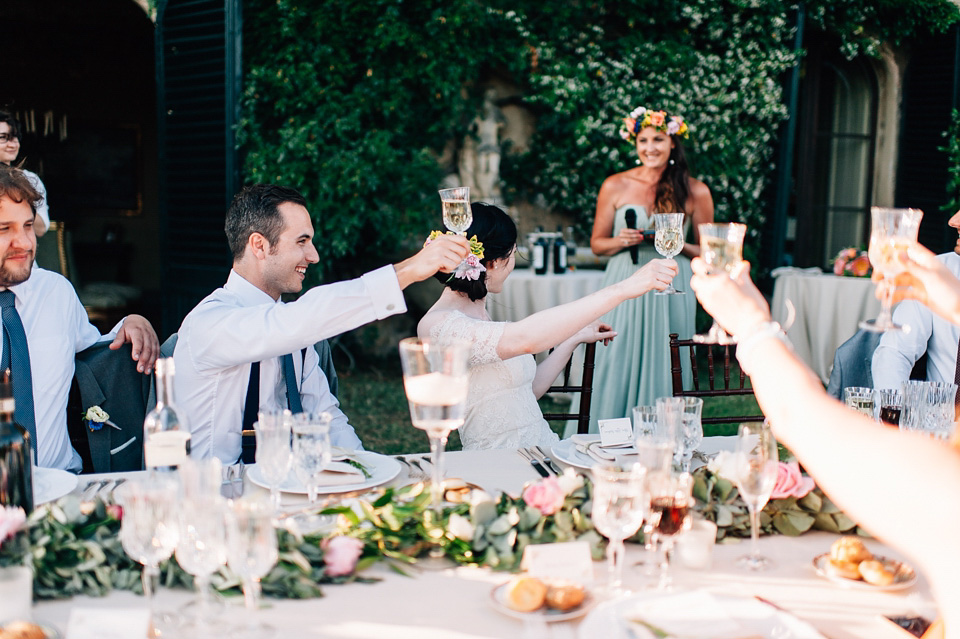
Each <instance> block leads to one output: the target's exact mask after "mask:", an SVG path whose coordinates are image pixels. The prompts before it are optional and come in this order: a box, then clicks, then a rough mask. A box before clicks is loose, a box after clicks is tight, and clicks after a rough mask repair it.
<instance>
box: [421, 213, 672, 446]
mask: <svg viewBox="0 0 960 639" xmlns="http://www.w3.org/2000/svg"><path fill="white" fill-rule="evenodd" d="M472 209H473V222H472V224H471V225H470V227H469V228H468V229H467V237H470V238H473V237H474V236H476V238H477V240H478V241H479V242H480V243H481V244H482V245H483V249H482V252H483V257H482V259H481V260H480V262H479V264H480V267H482V270H480V268H479V267H478V269H477V272H476V273H475V275H476V278H475V279H474V278H472V277H471V276H465V277H462V278H461V277H451V276H449V275H438V276H437V277H438V279H440V280H441V281H442V282H443V283H444V286H445V288H444V291H443V293H442V294H441V295H440V299H439V300H437V302H436V304H434V305H433V306H432V307H431V308H430V310H429V311H428V312H427V313H426V315H424V317H423V319H422V320H420V324H419V326H418V327H417V334H418V335H419V336H420V338H421V339H425V340H426V339H429V340H433V341H438V342H441V343H443V342H449V341H453V340H460V339H469V340H472V341H473V346H472V347H471V354H470V362H469V365H470V371H469V374H470V378H469V389H468V395H467V407H466V418H465V421H464V424H463V426H462V427H461V428H460V438H461V441H462V442H463V447H464V449H466V450H479V449H491V448H521V447H527V446H534V445H545V446H549V445H551V444H553V443H555V442H556V441H558V438H557V436H556V435H555V434H554V433H553V431H552V430H550V427H549V425H548V424H547V422H546V421H545V420H544V419H543V414H542V413H541V412H540V407H539V406H538V405H537V398H538V397H540V396H541V395H543V394H544V393H545V392H546V391H547V388H549V387H550V385H551V383H552V382H553V380H554V379H556V378H557V375H559V374H560V372H561V371H562V370H563V368H564V366H565V365H566V363H567V360H568V359H570V356H571V354H572V353H573V350H574V349H575V348H576V347H577V345H579V344H581V343H590V342H597V341H600V340H604V341H609V340H611V339H613V338H614V337H615V336H616V332H615V331H614V330H613V329H612V327H611V326H610V325H608V324H606V323H603V322H599V321H598V318H599V317H600V316H601V315H603V314H604V313H606V312H608V311H610V310H611V309H612V308H614V307H615V306H616V305H617V304H620V303H621V302H623V301H625V300H628V299H633V298H635V297H639V296H641V295H643V294H645V293H647V292H649V291H651V290H664V289H666V288H667V285H668V283H669V282H670V281H671V280H672V279H673V277H674V276H675V275H676V274H677V264H676V262H674V261H673V260H662V259H656V260H651V261H650V262H648V263H647V264H645V265H644V266H643V267H642V268H640V269H638V270H637V271H636V272H635V273H634V274H633V275H632V276H630V277H628V278H626V279H625V280H623V281H618V282H615V283H613V284H611V285H609V286H607V287H605V288H603V289H601V290H600V291H597V292H595V293H592V294H590V295H587V296H585V297H583V298H581V299H579V300H576V301H573V302H570V303H568V304H563V305H561V306H557V307H554V308H551V309H546V310H543V311H540V312H539V313H534V314H533V315H531V316H530V317H527V318H524V319H522V320H520V321H518V322H494V321H493V320H491V318H490V315H489V313H487V309H486V298H487V293H488V292H491V293H499V292H500V291H501V290H503V283H504V281H506V278H507V277H508V276H509V275H510V273H511V272H512V271H513V267H514V261H515V257H514V255H515V251H516V248H517V226H516V224H515V223H514V222H513V220H512V219H510V216H509V215H507V214H506V213H505V212H504V211H503V210H502V209H500V208H499V207H496V206H493V205H490V204H483V203H476V202H475V203H473V205H472ZM551 348H553V349H554V350H553V352H552V353H551V354H550V355H548V356H547V357H546V359H544V360H543V361H542V362H541V363H540V364H537V363H536V362H535V360H534V358H533V354H534V353H540V352H544V351H547V350H549V349H551ZM619 381H622V380H619Z"/></svg>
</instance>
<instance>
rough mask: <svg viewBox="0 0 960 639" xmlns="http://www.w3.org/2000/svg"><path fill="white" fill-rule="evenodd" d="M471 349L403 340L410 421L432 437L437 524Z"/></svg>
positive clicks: (463, 405)
mask: <svg viewBox="0 0 960 639" xmlns="http://www.w3.org/2000/svg"><path fill="white" fill-rule="evenodd" d="M470 347H471V343H470V342H468V341H461V340H454V341H449V342H442V343H441V342H434V341H430V340H421V339H418V338H416V337H410V338H407V339H404V340H401V341H400V362H401V364H402V365H403V387H404V390H405V391H406V393H407V401H408V403H409V404H410V420H411V421H412V422H413V425H414V427H416V428H419V429H421V430H425V431H427V436H428V437H429V438H430V454H431V463H432V470H433V476H432V479H431V482H430V495H431V498H432V504H433V511H434V513H435V515H436V518H437V521H439V520H440V514H441V509H442V504H443V450H444V448H445V447H446V445H447V437H448V436H449V435H450V432H451V431H452V430H454V429H456V428H460V426H461V425H463V419H464V413H465V411H466V403H467V387H468V380H469V377H468V369H467V362H468V359H469V357H470ZM425 523H427V524H429V522H425ZM435 530H436V532H435V533H433V532H432V533H431V535H434V536H436V537H437V538H438V539H439V538H440V536H441V535H442V534H443V531H442V530H440V529H439V528H436V529H435ZM431 556H432V557H434V558H439V557H442V556H443V549H442V548H439V547H435V548H433V550H431Z"/></svg>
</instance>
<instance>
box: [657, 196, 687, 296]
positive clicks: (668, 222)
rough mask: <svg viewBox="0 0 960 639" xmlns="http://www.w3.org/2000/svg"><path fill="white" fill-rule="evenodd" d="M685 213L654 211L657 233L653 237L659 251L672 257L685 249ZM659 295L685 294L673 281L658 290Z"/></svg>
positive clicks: (664, 255)
mask: <svg viewBox="0 0 960 639" xmlns="http://www.w3.org/2000/svg"><path fill="white" fill-rule="evenodd" d="M683 218H684V214H683V213H654V214H653V223H654V226H655V227H656V229H657V234H656V235H655V236H654V238H653V247H654V248H655V249H657V253H659V254H660V255H662V256H663V257H665V258H667V259H670V258H671V257H676V256H677V255H679V254H680V251H682V250H683ZM656 294H657V295H685V293H684V292H683V291H678V290H677V289H675V288H674V287H673V282H672V281H671V282H670V283H669V284H667V288H666V289H664V290H662V291H657V292H656Z"/></svg>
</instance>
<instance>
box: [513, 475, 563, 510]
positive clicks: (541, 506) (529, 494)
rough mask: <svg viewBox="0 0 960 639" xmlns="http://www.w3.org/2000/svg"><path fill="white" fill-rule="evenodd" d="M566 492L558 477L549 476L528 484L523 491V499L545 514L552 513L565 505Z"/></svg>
mask: <svg viewBox="0 0 960 639" xmlns="http://www.w3.org/2000/svg"><path fill="white" fill-rule="evenodd" d="M565 498H566V494H564V492H563V488H561V487H560V482H558V481H557V478H556V477H547V478H546V479H544V480H543V481H539V482H537V483H535V484H531V485H530V486H527V488H526V490H524V491H523V501H525V502H527V505H528V506H533V507H534V508H536V509H537V510H539V511H540V512H541V513H543V514H544V515H552V514H553V513H555V512H557V511H558V510H560V508H562V507H563V501H564V499H565Z"/></svg>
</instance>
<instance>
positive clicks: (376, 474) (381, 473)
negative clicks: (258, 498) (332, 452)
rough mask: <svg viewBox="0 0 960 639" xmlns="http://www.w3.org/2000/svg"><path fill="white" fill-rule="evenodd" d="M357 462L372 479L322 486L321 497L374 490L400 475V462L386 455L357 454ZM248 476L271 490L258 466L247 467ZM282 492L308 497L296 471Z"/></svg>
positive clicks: (291, 474)
mask: <svg viewBox="0 0 960 639" xmlns="http://www.w3.org/2000/svg"><path fill="white" fill-rule="evenodd" d="M354 457H356V459H357V461H359V462H360V463H361V464H363V465H364V466H366V467H367V470H368V471H370V475H371V477H370V478H369V479H365V480H363V481H360V482H354V483H352V484H338V485H335V486H321V487H320V488H319V490H318V491H317V493H318V494H320V495H331V494H337V493H351V492H354V491H357V490H366V489H368V488H374V487H376V486H379V485H381V484H385V483H387V482H388V481H390V480H391V479H393V478H394V477H396V476H397V475H399V474H400V462H398V461H397V460H396V459H394V458H393V457H388V456H386V455H378V454H377V453H370V452H366V451H364V452H357V453H354ZM247 476H248V477H250V481H252V482H253V483H255V484H256V485H257V486H261V487H263V488H266V489H268V490H269V489H270V484H269V482H267V481H266V480H265V479H264V478H263V475H262V474H261V473H260V469H259V468H258V467H257V465H256V464H252V465H250V466H248V467H247ZM280 491H281V492H284V493H294V494H297V495H306V494H307V489H306V488H305V487H304V486H303V484H302V483H300V480H299V479H297V474H296V473H295V472H294V471H292V470H291V471H290V474H289V475H287V478H286V479H285V480H284V482H283V483H282V484H280Z"/></svg>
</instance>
